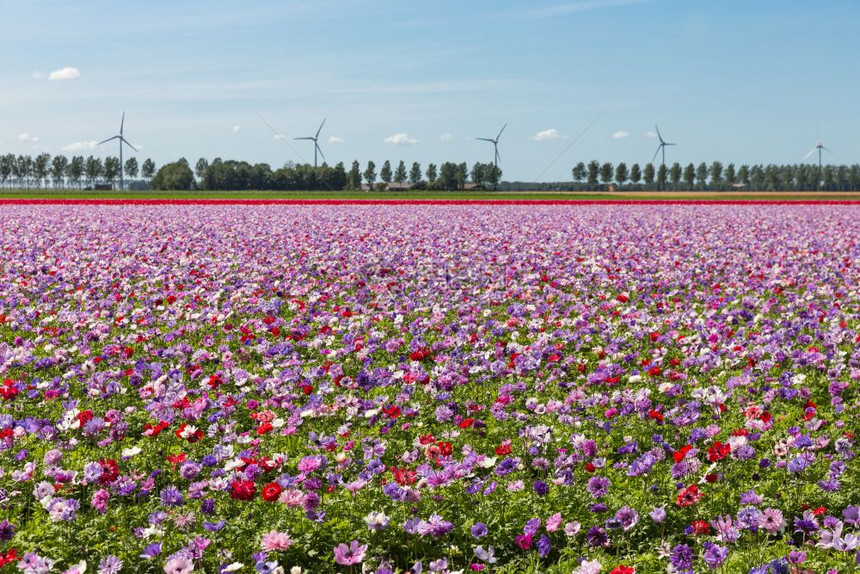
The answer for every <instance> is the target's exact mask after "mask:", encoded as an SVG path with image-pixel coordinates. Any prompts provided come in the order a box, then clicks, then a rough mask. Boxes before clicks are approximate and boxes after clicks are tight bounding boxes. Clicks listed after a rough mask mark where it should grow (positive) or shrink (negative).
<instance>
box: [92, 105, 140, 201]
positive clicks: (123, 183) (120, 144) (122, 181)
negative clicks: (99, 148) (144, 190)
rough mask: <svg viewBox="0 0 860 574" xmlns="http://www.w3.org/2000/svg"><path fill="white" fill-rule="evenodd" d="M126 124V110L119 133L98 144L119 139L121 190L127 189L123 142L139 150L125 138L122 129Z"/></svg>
mask: <svg viewBox="0 0 860 574" xmlns="http://www.w3.org/2000/svg"><path fill="white" fill-rule="evenodd" d="M124 125H125V112H123V113H122V121H120V123H119V134H117V135H115V136H113V137H112V138H108V139H106V140H104V141H101V142H99V143H98V145H102V144H103V143H107V142H109V141H111V140H117V139H118V140H119V190H120V191H122V190H124V189H125V181H124V180H123V167H124V166H123V163H122V144H125V145H127V146H128V147H130V148H131V149H133V150H134V151H137V148H136V147H134V146H133V145H131V144H130V143H128V140H127V139H125V137H123V135H122V129H123V126H124Z"/></svg>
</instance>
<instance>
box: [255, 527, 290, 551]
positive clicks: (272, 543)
mask: <svg viewBox="0 0 860 574" xmlns="http://www.w3.org/2000/svg"><path fill="white" fill-rule="evenodd" d="M261 544H262V547H263V552H280V551H282V550H286V549H287V548H289V547H290V546H292V545H293V539H292V538H290V535H289V534H287V533H286V532H278V531H277V530H272V531H271V532H269V533H268V534H263V539H262V541H261Z"/></svg>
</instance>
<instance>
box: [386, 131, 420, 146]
mask: <svg viewBox="0 0 860 574" xmlns="http://www.w3.org/2000/svg"><path fill="white" fill-rule="evenodd" d="M385 143H390V144H394V145H414V144H417V143H418V140H417V139H416V138H414V137H412V136H410V135H409V134H405V133H402V134H394V135H393V136H388V137H387V138H385Z"/></svg>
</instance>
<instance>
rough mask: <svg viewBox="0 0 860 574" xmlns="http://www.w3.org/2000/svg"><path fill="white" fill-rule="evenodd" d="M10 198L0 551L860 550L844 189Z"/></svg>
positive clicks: (3, 250) (647, 564) (179, 564)
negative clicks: (592, 200) (349, 198)
mask: <svg viewBox="0 0 860 574" xmlns="http://www.w3.org/2000/svg"><path fill="white" fill-rule="evenodd" d="M2 214H3V225H2V227H0V273H2V279H0V572H2V573H6V572H20V571H23V572H25V573H28V574H29V573H42V572H61V573H62V572H70V573H75V572H77V573H78V574H80V573H82V572H84V570H86V572H88V573H92V572H97V573H99V574H114V573H118V572H167V573H168V574H179V573H183V574H184V573H189V572H192V571H193V572H233V571H238V572H248V573H252V572H260V573H272V572H289V573H293V574H295V573H299V572H302V573H305V572H307V573H326V572H375V573H378V574H382V573H395V572H404V571H409V570H410V569H411V571H412V572H419V571H421V572H425V573H426V572H438V573H442V574H444V573H453V572H474V571H477V572H487V573H509V574H512V573H520V572H541V573H562V572H563V573H566V574H569V573H571V572H575V573H578V574H590V573H597V572H602V573H613V574H624V573H632V572H637V573H640V574H641V573H654V572H667V571H668V572H672V573H690V572H695V573H700V572H721V573H729V572H731V573H734V572H743V573H747V572H750V573H756V574H759V573H774V574H776V573H789V572H794V573H816V574H818V573H824V572H828V571H834V572H840V573H841V572H853V571H855V570H856V569H857V568H858V566H857V564H858V560H860V557H858V550H860V468H858V463H857V460H856V457H855V454H856V453H855V450H856V448H857V445H856V441H857V436H856V435H857V433H858V432H860V425H858V422H857V414H856V413H857V408H858V406H860V401H858V393H857V387H858V382H859V381H860V270H858V266H860V226H858V225H857V221H860V206H856V205H851V206H837V205H761V204H759V205H648V206H641V205H640V206H637V205H588V206H576V205H570V206H560V205H554V206H549V205H545V206H523V205H495V206H487V205H457V206H446V205H423V206H409V205H351V206H338V205H301V206H299V205H293V206H291V205H266V206H262V205H261V206H251V205H206V206H203V205H170V206H157V205H135V206H117V205H91V206H82V205H26V204H22V205H6V206H3V208H2Z"/></svg>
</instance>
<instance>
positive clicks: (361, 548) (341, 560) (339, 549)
mask: <svg viewBox="0 0 860 574" xmlns="http://www.w3.org/2000/svg"><path fill="white" fill-rule="evenodd" d="M366 552H367V544H359V542H358V541H357V540H353V541H352V542H350V543H349V546H347V545H346V544H343V543H341V544H338V545H337V546H336V547H335V549H334V561H335V562H337V563H338V564H341V565H343V566H350V565H352V564H361V563H362V562H364V554H365V553H366Z"/></svg>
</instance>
